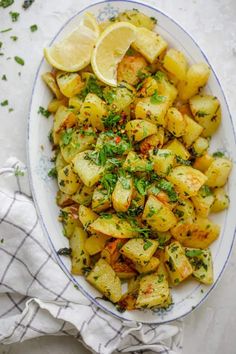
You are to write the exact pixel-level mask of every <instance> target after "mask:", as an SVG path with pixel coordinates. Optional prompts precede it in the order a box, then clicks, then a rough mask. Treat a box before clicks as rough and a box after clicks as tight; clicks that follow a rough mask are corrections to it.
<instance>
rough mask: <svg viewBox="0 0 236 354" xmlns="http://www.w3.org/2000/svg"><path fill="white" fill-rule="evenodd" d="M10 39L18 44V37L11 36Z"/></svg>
mask: <svg viewBox="0 0 236 354" xmlns="http://www.w3.org/2000/svg"><path fill="white" fill-rule="evenodd" d="M10 38H11V39H12V40H13V42H16V41H17V39H18V37H17V36H11V37H10Z"/></svg>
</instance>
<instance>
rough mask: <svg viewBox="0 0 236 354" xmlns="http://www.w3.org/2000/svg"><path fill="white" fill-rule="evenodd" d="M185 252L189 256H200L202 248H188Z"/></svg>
mask: <svg viewBox="0 0 236 354" xmlns="http://www.w3.org/2000/svg"><path fill="white" fill-rule="evenodd" d="M185 254H186V256H187V257H198V256H200V255H201V254H202V250H187V251H186V252H185Z"/></svg>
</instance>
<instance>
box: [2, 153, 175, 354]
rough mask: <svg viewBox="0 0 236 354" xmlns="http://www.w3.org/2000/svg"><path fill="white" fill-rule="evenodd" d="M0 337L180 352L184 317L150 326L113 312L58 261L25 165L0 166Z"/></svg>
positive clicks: (102, 349)
mask: <svg viewBox="0 0 236 354" xmlns="http://www.w3.org/2000/svg"><path fill="white" fill-rule="evenodd" d="M0 257H1V266H0V342H1V343H5V344H8V343H14V342H21V341H24V340H26V339H29V338H33V337H38V336H42V335H49V334H50V335H72V336H74V337H75V338H76V339H78V340H79V341H82V342H83V344H84V345H85V346H86V347H87V348H88V349H89V350H91V351H92V352H95V353H101V354H108V353H114V352H121V353H128V352H132V353H136V352H142V353H166V354H174V353H180V352H181V351H182V350H181V349H182V321H175V322H172V323H171V324H163V325H146V324H142V323H137V322H129V321H121V320H119V319H117V318H114V317H111V316H110V315H109V314H108V313H105V312H104V311H102V310H101V309H100V308H98V307H96V306H95V305H94V304H93V303H92V302H91V301H90V300H88V299H87V298H86V297H85V296H84V295H83V294H82V293H81V292H80V291H79V290H77V289H76V288H75V287H74V285H73V283H72V282H71V281H70V280H69V279H68V277H67V276H66V274H64V272H63V271H62V269H61V268H60V266H59V265H58V264H57V262H56V260H55V258H54V256H53V254H52V251H51V250H50V247H49V245H48V243H47V239H46V237H45V236H44V234H43V231H42V229H41V226H40V223H39V219H38V216H37V214H36V211H35V208H34V204H33V201H32V199H31V196H30V190H29V184H28V180H27V170H26V168H25V166H24V165H23V164H22V163H21V162H19V161H18V160H17V159H15V158H11V159H9V160H8V161H7V164H6V166H5V167H4V168H2V169H0Z"/></svg>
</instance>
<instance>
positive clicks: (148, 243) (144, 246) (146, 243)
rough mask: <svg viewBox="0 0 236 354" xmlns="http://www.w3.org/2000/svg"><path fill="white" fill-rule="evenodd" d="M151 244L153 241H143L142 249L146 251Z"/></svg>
mask: <svg viewBox="0 0 236 354" xmlns="http://www.w3.org/2000/svg"><path fill="white" fill-rule="evenodd" d="M152 245H153V243H152V242H151V241H149V240H147V241H145V243H144V245H143V249H144V251H146V250H147V249H148V248H150V247H151V246H152Z"/></svg>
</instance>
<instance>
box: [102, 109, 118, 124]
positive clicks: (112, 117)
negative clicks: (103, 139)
mask: <svg viewBox="0 0 236 354" xmlns="http://www.w3.org/2000/svg"><path fill="white" fill-rule="evenodd" d="M120 119H121V116H120V115H119V114H117V113H116V112H110V113H109V114H108V116H107V117H106V118H105V119H104V120H103V124H104V127H105V128H113V127H114V126H116V124H117V123H118V122H119V120H120Z"/></svg>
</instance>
